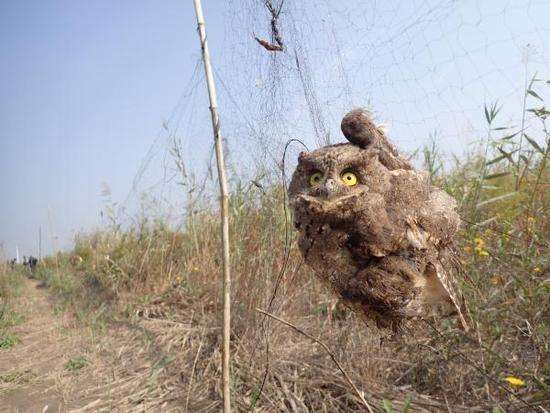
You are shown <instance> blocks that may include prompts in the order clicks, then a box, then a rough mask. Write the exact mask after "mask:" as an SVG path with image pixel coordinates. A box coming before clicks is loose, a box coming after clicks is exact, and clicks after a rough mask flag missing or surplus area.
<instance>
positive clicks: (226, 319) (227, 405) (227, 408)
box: [193, 0, 231, 413]
mask: <svg viewBox="0 0 550 413" xmlns="http://www.w3.org/2000/svg"><path fill="white" fill-rule="evenodd" d="M193 2H194V4H195V13H196V15H197V31H198V33H199V39H200V42H201V49H202V60H203V62H204V72H205V74H206V85H207V86H208V98H209V99H210V113H211V115H212V129H213V130H214V142H215V146H216V161H217V166H218V181H219V184H220V213H221V235H222V247H223V260H222V262H223V349H222V382H223V411H224V413H229V412H231V394H230V391H229V360H230V353H229V340H230V325H231V322H230V320H231V294H230V291H231V290H230V289H231V271H230V262H229V196H228V192H227V178H226V175H225V163H224V160H223V145H222V135H221V134H220V119H219V115H218V102H217V99H216V86H215V84H214V76H213V74H212V66H211V65H210V54H209V52H208V42H207V40H206V28H205V22H204V15H203V13H202V5H201V0H193Z"/></svg>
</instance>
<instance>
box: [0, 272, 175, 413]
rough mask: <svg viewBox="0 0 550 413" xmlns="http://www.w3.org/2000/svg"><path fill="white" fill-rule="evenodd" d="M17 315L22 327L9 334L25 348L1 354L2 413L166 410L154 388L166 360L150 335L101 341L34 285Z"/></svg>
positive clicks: (128, 332)
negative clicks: (20, 317)
mask: <svg viewBox="0 0 550 413" xmlns="http://www.w3.org/2000/svg"><path fill="white" fill-rule="evenodd" d="M15 311H16V312H17V313H18V314H20V315H22V316H23V317H24V321H23V322H22V323H21V324H19V325H17V326H14V327H11V328H10V333H12V334H15V335H17V336H18V337H19V339H20V342H19V343H18V344H16V345H15V346H13V347H11V348H9V349H0V412H10V413H11V412H25V413H26V412H66V411H71V412H92V411H93V412H98V411H121V412H122V411H124V412H127V411H165V410H166V408H167V403H164V404H163V403H162V398H160V397H158V394H157V390H158V389H157V386H156V380H157V378H158V376H159V373H160V371H159V370H162V368H161V369H159V367H158V366H159V364H158V360H159V359H160V360H162V354H161V352H159V351H158V350H156V349H155V348H154V342H153V340H152V339H151V338H148V335H147V334H146V332H144V331H140V329H139V328H132V326H131V325H129V324H128V325H124V324H120V325H111V326H107V327H106V331H104V333H103V334H101V335H97V332H96V331H94V330H92V329H90V328H86V327H82V326H81V325H80V323H78V322H77V320H76V319H75V318H74V317H72V316H69V315H67V314H66V313H63V312H61V311H59V310H58V309H56V305H55V303H54V302H53V301H52V299H51V298H50V296H49V293H48V292H47V290H46V289H44V288H43V287H42V286H41V284H40V283H39V282H38V281H35V280H30V279H25V280H24V285H23V289H22V292H21V295H20V296H19V298H18V299H17V302H16V304H15ZM155 360H157V362H155ZM161 367H162V366H161Z"/></svg>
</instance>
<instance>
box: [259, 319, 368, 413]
mask: <svg viewBox="0 0 550 413" xmlns="http://www.w3.org/2000/svg"><path fill="white" fill-rule="evenodd" d="M256 311H257V312H259V313H261V314H263V315H265V316H268V317H270V318H272V319H274V320H276V321H278V322H280V323H282V324H284V325H286V326H288V327H290V328H292V329H293V330H294V331H296V332H298V333H300V334H302V335H304V336H306V337H307V338H309V339H310V340H312V341H314V342H315V343H317V344H319V345H320V346H321V347H322V348H323V350H325V352H326V353H327V354H328V355H329V356H330V358H331V359H332V361H333V362H334V364H336V367H338V370H340V373H342V375H343V376H344V379H346V381H347V382H348V384H349V385H350V386H351V388H352V389H353V391H354V392H355V394H356V395H357V397H359V400H361V402H362V403H363V405H364V406H365V407H366V408H367V410H368V411H369V412H370V413H374V412H373V410H372V407H371V406H370V404H369V403H368V402H367V400H366V399H365V397H364V396H363V392H361V391H360V390H359V389H358V388H357V386H356V385H355V384H354V383H353V381H352V380H351V378H350V376H349V375H348V373H347V372H346V371H345V370H344V368H343V367H342V365H341V364H340V362H339V361H338V360H337V359H336V356H335V355H334V353H333V352H332V351H331V350H330V349H329V348H328V346H327V345H326V344H325V343H323V342H322V341H320V340H319V339H317V338H315V337H313V336H312V335H310V334H308V333H306V332H305V331H304V330H302V329H301V328H299V327H297V326H295V325H294V324H292V323H289V322H288V321H286V320H283V319H282V318H279V317H277V316H276V315H273V314H270V313H268V312H266V311H263V310H261V309H259V308H256Z"/></svg>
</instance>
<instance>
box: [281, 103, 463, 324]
mask: <svg viewBox="0 0 550 413" xmlns="http://www.w3.org/2000/svg"><path fill="white" fill-rule="evenodd" d="M341 128H342V132H343V134H344V136H345V137H346V138H347V140H348V141H349V143H339V144H336V145H330V146H326V147H323V148H320V149H317V150H315V151H312V152H302V153H301V154H300V155H299V159H298V165H297V167H296V170H295V171H294V173H293V176H292V180H291V183H290V185H289V191H288V194H289V203H290V207H291V210H292V212H293V220H294V226H295V228H296V230H297V231H298V245H299V248H300V251H301V253H302V255H303V257H304V260H305V262H306V263H307V264H308V266H309V267H310V268H311V269H312V270H313V271H314V273H315V274H316V275H317V276H318V277H319V278H320V279H321V280H322V281H323V282H324V283H326V284H327V285H328V286H329V287H330V288H331V289H332V290H333V291H334V292H335V293H336V294H337V295H338V296H339V297H340V298H341V299H342V300H344V302H345V303H346V304H348V305H349V306H350V307H351V308H352V309H354V310H355V311H356V312H358V313H359V314H361V315H362V316H364V318H365V319H366V320H367V321H369V322H374V323H375V325H376V326H378V327H380V328H389V329H391V330H394V331H395V330H398V329H399V328H400V326H402V325H403V322H404V321H406V320H410V319H418V318H423V317H427V316H431V315H433V314H438V313H439V314H444V315H451V314H456V315H457V316H458V317H459V319H460V322H461V324H462V326H463V327H464V328H465V329H467V324H468V323H467V321H466V318H465V311H464V303H463V300H462V297H461V295H460V291H459V289H458V288H457V283H458V275H459V271H458V268H459V267H458V265H459V264H458V260H457V259H456V256H455V253H454V250H453V237H454V236H455V234H456V233H457V231H458V229H459V226H460V217H459V215H458V213H457V211H456V209H457V205H456V202H455V200H454V199H453V198H452V197H451V196H450V195H448V194H447V193H445V192H444V191H442V190H441V189H439V188H436V187H434V186H432V185H431V183H430V180H429V176H428V175H427V173H425V172H420V171H417V170H415V168H414V167H413V166H412V165H411V163H410V162H409V161H408V160H407V159H406V158H404V157H402V156H400V155H399V153H398V151H397V149H396V148H395V147H394V146H393V145H392V144H391V142H390V141H389V140H388V138H387V137H386V135H385V133H384V132H383V131H382V130H381V129H380V128H379V127H377V126H376V125H375V124H374V122H373V121H372V119H371V117H370V114H369V113H368V112H367V111H366V110H363V109H356V110H353V111H351V112H350V113H348V114H347V115H346V116H345V117H344V118H343V120H342V125H341Z"/></svg>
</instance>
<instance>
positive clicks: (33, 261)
mask: <svg viewBox="0 0 550 413" xmlns="http://www.w3.org/2000/svg"><path fill="white" fill-rule="evenodd" d="M37 265H38V258H36V257H33V256H32V255H31V256H30V257H29V268H30V270H31V272H34V270H35V269H36V266H37Z"/></svg>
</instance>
